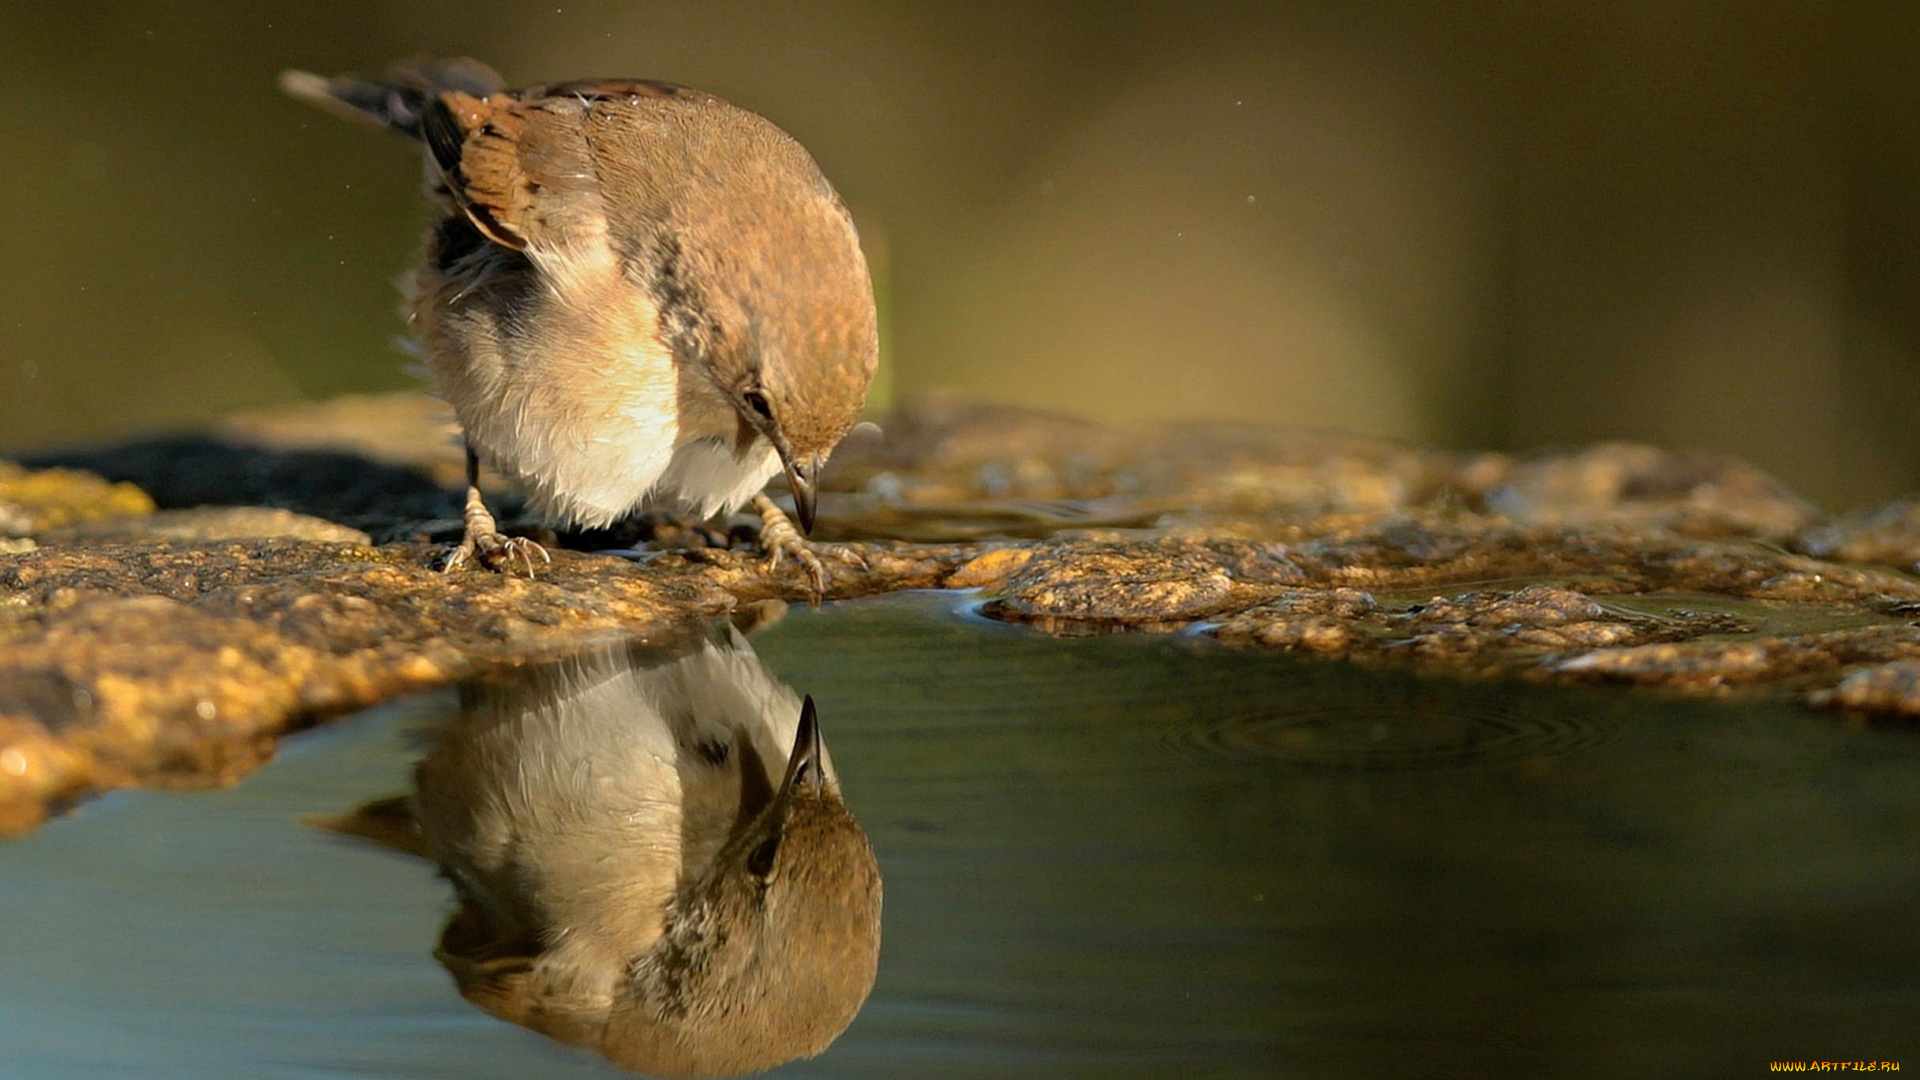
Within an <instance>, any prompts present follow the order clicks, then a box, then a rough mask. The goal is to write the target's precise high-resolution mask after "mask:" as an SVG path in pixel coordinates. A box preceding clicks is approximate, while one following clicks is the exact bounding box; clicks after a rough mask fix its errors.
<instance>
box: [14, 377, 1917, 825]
mask: <svg viewBox="0 0 1920 1080" xmlns="http://www.w3.org/2000/svg"><path fill="white" fill-rule="evenodd" d="M883 428H884V433H876V432H873V431H862V432H859V433H856V435H855V436H854V437H853V438H851V439H850V440H849V443H848V445H847V446H846V447H844V448H843V450H842V452H841V453H840V454H839V455H837V456H836V458H835V461H834V463H833V465H832V467H831V468H830V469H829V471H828V473H827V475H826V477H825V486H826V488H827V489H828V490H827V491H826V493H825V495H824V496H823V498H822V500H821V515H822V521H821V526H822V527H821V530H820V535H821V536H823V537H825V538H828V539H835V538H838V539H839V540H840V541H841V542H839V543H829V544H826V545H823V546H822V548H821V552H820V553H821V556H822V563H823V566H824V567H825V570H826V589H825V592H824V596H823V597H822V598H823V599H826V600H847V599H855V598H858V597H863V596H869V595H874V594H877V593H882V592H887V591H890V590H894V589H907V588H956V589H958V588H964V589H975V590H979V592H980V593H981V595H982V601H983V602H982V608H981V610H982V611H983V612H984V613H985V614H987V615H989V616H992V617H995V618H1000V619H1005V620H1008V621H1011V622H1018V623H1021V624H1024V625H1027V626H1031V627H1034V628H1036V629H1038V630H1043V631H1047V632H1051V633H1058V634H1087V633H1109V632H1119V631H1154V632H1168V631H1177V630H1191V631H1196V632H1199V633H1204V634H1206V635H1209V636H1211V637H1213V638H1215V639H1216V640H1218V641H1220V642H1222V643H1224V644H1227V645H1231V646H1237V647H1245V648H1256V649H1269V650H1275V651H1287V652H1294V653H1302V654H1313V655H1317V656H1323V657H1329V658H1342V659H1347V660H1352V661H1357V662H1363V663H1371V664H1402V665H1413V666H1416V667H1419V668H1420V669H1421V670H1423V671H1430V672H1434V673H1440V674H1445V675H1447V676H1449V677H1456V676H1474V677H1483V676H1498V677H1518V678H1524V679H1531V680H1540V681H1557V682H1609V683H1617V684H1622V685H1628V686H1649V687H1660V688H1663V689H1667V690H1680V691H1687V692H1710V693H1730V692H1735V691H1736V690H1738V691H1740V692H1749V693H1760V692H1768V693H1775V694H1793V695H1810V696H1808V697H1807V699H1808V700H1810V701H1812V702H1814V703H1817V704H1821V705H1828V706H1832V707H1836V708H1846V709H1855V710H1878V711H1884V712H1894V713H1905V714H1910V713H1913V712H1915V707H1914V705H1913V702H1914V701H1915V700H1916V691H1915V689H1914V686H1915V684H1916V682H1917V681H1920V676H1916V675H1915V673H1914V667H1913V665H1915V664H1920V626H1917V625H1916V620H1917V619H1920V581H1916V580H1915V579H1913V578H1912V577H1909V576H1908V575H1907V574H1905V573H1901V572H1899V571H1897V570H1893V569H1886V568H1882V567H1885V566H1896V567H1901V568H1905V567H1908V566H1910V565H1912V564H1913V562H1914V559H1915V556H1916V553H1920V540H1916V537H1920V524H1916V522H1920V512H1916V511H1914V510H1913V509H1912V507H1911V505H1910V504H1908V503H1900V504H1895V505H1893V506H1890V507H1883V508H1879V509H1877V510H1873V511H1868V512H1865V513H1863V514H1861V515H1857V516H1851V517H1845V518H1841V519H1839V520H1837V521H1832V522H1827V521H1823V520H1821V519H1820V516H1819V514H1818V512H1817V511H1816V510H1814V509H1813V508H1811V507H1810V506H1808V505H1807V504H1806V503H1804V501H1802V500H1800V499H1798V498H1797V497H1796V496H1794V495H1793V493H1792V492H1790V491H1787V490H1786V489H1785V488H1783V487H1782V486H1780V485H1779V484H1778V483H1777V482H1775V481H1773V480H1772V479H1771V478H1769V477H1767V476H1765V475H1764V474H1762V473H1759V472H1758V471H1756V470H1754V469H1752V468H1751V467H1750V466H1747V465H1744V464H1743V463H1740V462H1737V461H1733V460H1731V459H1727V458H1723V457H1717V456H1710V455H1699V454H1677V453H1670V452H1666V451H1661V450H1658V449H1655V448H1651V447H1645V446H1632V445H1625V444H1621V445H1609V446H1601V447H1593V448H1587V449H1575V450H1569V451H1562V452H1549V453H1541V454H1534V455H1527V456H1524V457H1510V456H1507V455H1501V454H1477V455H1462V454H1452V453H1443V452H1433V451H1426V450H1421V449H1419V448H1416V447H1410V446H1406V445H1404V444H1399V443H1394V442H1390V441H1386V440H1374V439H1366V438H1361V437H1356V436H1343V435H1334V434H1327V433H1299V432H1278V431H1266V430H1260V429H1256V428H1250V427H1245V426H1233V425H1207V426H1197V425H1164V426H1160V427H1156V428H1151V429H1147V430H1143V431H1131V432H1121V431H1116V430H1113V429H1109V428H1105V427H1101V426H1097V425H1093V424H1090V423H1088V422H1085V421H1079V420H1071V419H1066V418H1061V417H1056V416H1049V415H1046V414H1041V413H1035V412H1031V411H1026V410H1020V409H1010V408H1004V407H996V406H983V405H974V404H968V403H965V402H961V401H957V400H955V399H951V398H936V399H929V400H926V401H923V402H919V403H910V404H909V405H907V406H906V407H904V408H902V409H901V410H900V411H899V412H898V413H896V414H895V415H894V416H892V417H890V418H888V419H887V420H886V421H885V423H884V425H883ZM449 435H450V429H449V428H448V426H447V424H446V421H445V416H444V411H443V410H442V407H440V406H438V405H437V404H435V403H432V402H430V401H429V400H428V399H426V398H424V397H422V396H419V395H396V396H393V397H389V398H361V399H351V400H343V401H340V402H334V403H330V404H328V405H325V406H319V407H314V408H309V409H292V410H280V411H277V412H275V413H271V414H263V415H258V416H251V417H239V418H235V419H233V420H230V421H227V422H223V423H222V424H220V425H218V426H217V428H216V429H215V430H213V431H211V432H209V433H206V434H199V435H185V436H171V437H165V438H157V439H146V440H142V441H139V442H136V443H130V444H126V445H122V446H116V447H100V448H92V449H86V450H80V451H69V452H64V453H59V454H46V455H39V456H36V457H34V458H32V459H30V464H29V466H28V467H13V466H0V540H3V541H4V542H5V546H0V832H6V831H17V830H19V829H23V828H28V827H31V825H32V824H33V823H35V822H37V821H39V820H40V819H41V818H42V817H43V816H44V815H45V814H46V813H47V812H49V810H50V809H57V808H58V807H60V806H62V805H66V804H68V803H70V802H72V801H74V800H76V799H79V798H83V797H85V796H86V795H87V794H89V793H91V792H95V791H100V790H105V789H108V788H112V787H118V786H124V785H129V784H171V785H189V784H205V783H219V782H224V781H228V780H231V779H233V778H234V777H237V776H238V775H241V774H242V773H244V772H245V771H246V770H248V769H250V768H252V767H253V766H254V765H255V764H257V763H258V762H260V761H262V760H264V759H265V758H266V757H267V756H268V755H270V754H271V752H272V748H273V745H274V742H275V740H276V739H277V738H278V737H279V736H280V735H281V734H283V733H285V732H287V731H290V730H294V729H296V728H299V727H301V726H304V725H308V724H312V723H315V722H318V721H320V720H323V719H324V718H326V717H328V716H330V715H333V714H336V713H339V712H342V711H346V710H351V709H355V708H359V707H362V706H365V705H368V704H372V703H374V702H378V701H382V700H385V699H387V698H390V697H392V696H394V695H396V694H401V693H406V692H410V691H412V690H417V689H422V688H425V687H430V686H437V685H441V684H444V683H446V682H448V681H450V680H453V679H456V678H459V677H460V676H462V675H463V674H465V673H467V672H469V671H471V670H473V669H474V667H475V666H476V665H478V664H482V663H492V662H498V661H501V660H514V659H525V658H536V657H541V656H547V655H553V654H557V653H562V652H572V651H576V650H578V649H580V648H582V647H585V646H588V645H590V644H592V643H595V642H597V641H600V640H603V639H606V638H609V637H624V636H632V635H636V634H638V635H648V634H654V633H662V632H666V631H667V630H668V629H669V628H670V627H673V626H676V625H678V624H680V623H681V622H682V621H683V620H685V619H688V618H707V617H712V616H714V615H718V614H720V613H722V612H726V611H728V610H730V609H738V608H740V607H742V606H752V607H753V609H754V610H766V609H770V608H776V607H777V606H778V604H779V603H781V602H788V603H791V602H797V601H802V600H809V599H814V598H813V597H811V596H810V590H811V583H810V581H809V579H808V577H807V574H806V572H805V571H804V570H803V569H802V568H801V567H799V566H797V565H795V564H794V563H793V561H792V560H788V561H786V562H785V563H784V564H782V565H779V566H773V565H770V564H769V563H768V561H767V560H766V559H764V558H763V557H762V556H761V555H760V554H759V553H758V552H757V551H755V550H752V549H751V548H750V547H747V548H735V547H733V546H730V545H731V544H733V543H734V542H736V541H738V540H739V539H740V538H741V536H742V535H743V533H742V529H743V527H744V524H745V523H736V527H735V528H733V529H729V528H727V527H725V523H717V524H713V525H703V524H700V523H687V522H675V521H672V520H668V519H659V520H654V519H647V520H640V521H636V522H633V523H628V524H627V525H624V526H622V527H621V528H620V529H617V530H602V531H600V532H597V533H592V534H588V533H572V534H564V535H555V534H554V533H553V532H552V531H550V530H545V529H542V528H541V527H540V526H539V525H538V523H537V522H531V521H527V520H518V521H517V524H516V526H514V527H518V528H521V529H523V530H533V532H532V535H534V536H535V537H536V538H537V539H539V540H541V542H543V543H546V544H548V546H549V547H550V548H551V549H552V551H553V555H554V562H553V564H552V565H551V566H550V567H549V566H545V565H542V566H540V567H539V574H538V577H537V579H534V580H529V579H527V578H524V577H517V576H504V575H498V574H490V573H484V572H463V573H456V574H442V573H440V572H438V570H437V569H436V567H437V565H438V563H439V560H440V559H441V558H442V557H443V556H444V553H445V550H446V549H445V547H444V541H447V540H451V539H453V538H454V537H457V535H458V531H459V522H458V515H457V510H458V506H459V491H458V488H459V486H460V484H461V482H462V476H461V462H460V457H459V454H458V452H457V447H456V446H455V445H454V444H452V443H451V441H450V440H449ZM81 469H85V470H90V471H79V470H81ZM492 497H493V501H494V505H495V506H496V508H497V509H499V510H501V511H502V512H503V521H514V520H515V519H514V515H515V512H516V507H517V505H518V504H517V503H516V501H515V500H514V498H513V497H512V494H511V493H510V492H498V493H496V494H495V495H494V496H492ZM156 505H157V506H158V507H159V508H160V509H159V511H158V512H155V506H156ZM663 540H667V541H669V542H668V543H665V544H662V541H663ZM432 541H442V542H443V543H441V544H436V543H434V542H432ZM646 544H651V545H652V547H651V548H649V550H647V551H645V552H633V551H622V552H620V553H607V552H606V551H605V550H604V549H606V548H609V547H613V548H621V549H625V548H629V547H632V546H634V545H646ZM1786 544H1791V545H1792V546H1793V547H1794V548H1795V549H1796V550H1792V551H1790V550H1787V548H1786V547H1785V546H1783V545H1786ZM578 548H585V549H587V550H575V549H578ZM1873 563H1878V564H1882V566H1881V567H1876V566H1873V565H1866V564H1873Z"/></svg>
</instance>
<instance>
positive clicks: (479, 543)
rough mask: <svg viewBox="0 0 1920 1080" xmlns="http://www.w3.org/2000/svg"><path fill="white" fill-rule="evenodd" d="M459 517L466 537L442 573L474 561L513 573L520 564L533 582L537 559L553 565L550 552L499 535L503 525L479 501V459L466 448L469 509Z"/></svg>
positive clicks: (514, 538) (512, 537)
mask: <svg viewBox="0 0 1920 1080" xmlns="http://www.w3.org/2000/svg"><path fill="white" fill-rule="evenodd" d="M460 516H461V519H462V521H463V522H464V523H465V525H466V531H465V535H463V536H462V537H461V538H460V546H459V547H456V548H454V549H453V554H451V555H449V556H447V562H446V565H445V566H443V567H441V569H442V570H449V571H450V570H457V569H459V568H460V567H462V566H465V565H466V564H467V562H468V561H469V560H472V561H474V562H477V563H479V564H480V565H481V566H482V567H485V568H486V569H488V570H499V571H502V572H506V573H511V572H512V570H513V566H514V562H515V561H516V560H518V562H519V564H520V565H521V566H522V567H523V568H525V570H526V571H527V577H528V579H529V580H531V579H532V578H533V576H534V575H533V560H534V556H536V555H537V556H539V557H540V559H541V561H543V562H549V563H550V562H552V561H553V556H551V555H549V554H547V549H546V548H543V547H541V546H540V545H539V544H537V543H534V542H533V541H532V540H529V539H527V538H526V537H524V536H508V535H506V534H504V533H502V532H501V531H500V523H499V522H497V521H495V520H494V518H493V512H492V511H491V510H488V509H487V503H486V500H485V499H483V498H481V497H480V458H479V457H478V456H477V455H475V454H474V452H473V447H472V446H468V447H467V506H466V509H465V510H464V511H462V513H461V515H460Z"/></svg>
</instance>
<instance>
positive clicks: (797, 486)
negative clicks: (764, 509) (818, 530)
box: [780, 454, 815, 536]
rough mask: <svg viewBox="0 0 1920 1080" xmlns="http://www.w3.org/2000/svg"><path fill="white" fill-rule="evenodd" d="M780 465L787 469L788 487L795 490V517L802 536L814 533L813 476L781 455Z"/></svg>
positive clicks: (790, 459)
mask: <svg viewBox="0 0 1920 1080" xmlns="http://www.w3.org/2000/svg"><path fill="white" fill-rule="evenodd" d="M780 463H781V464H782V465H785V466H786V469H787V487H789V488H791V489H792V490H793V516H794V518H795V522H796V524H798V525H799V526H800V535H802V536H806V535H808V534H810V533H812V532H813V508H814V501H815V495H814V486H813V475H812V474H811V473H809V472H807V471H806V470H804V469H802V468H800V466H798V465H796V464H794V462H793V459H792V458H790V457H787V456H785V455H784V454H783V455H781V458H780Z"/></svg>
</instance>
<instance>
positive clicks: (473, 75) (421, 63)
mask: <svg viewBox="0 0 1920 1080" xmlns="http://www.w3.org/2000/svg"><path fill="white" fill-rule="evenodd" d="M502 85H503V84H502V82H501V79H500V76H499V75H498V74H497V73H495V72H494V70H493V69H492V68H490V67H488V66H487V65H485V64H483V63H481V62H480V61H478V60H471V59H467V58H465V57H459V58H455V59H451V60H426V59H421V60H409V61H405V62H402V63H400V64H397V65H395V66H394V67H393V68H391V69H389V70H388V71H387V73H386V74H385V75H383V76H381V77H379V78H377V79H368V78H363V77H361V76H358V75H341V76H338V77H336V78H332V79H329V78H326V77H324V76H320V75H315V74H313V73H312V72H307V71H294V70H287V71H283V72H281V73H280V89H282V90H284V91H286V92H287V94H289V95H290V96H292V97H295V98H298V99H300V100H301V101H305V102H307V103H309V104H312V105H316V106H318V107H320V108H322V109H325V110H326V111H328V112H330V113H333V114H334V115H336V116H344V117H346V118H347V119H350V120H360V121H369V122H372V123H376V124H380V125H382V126H384V127H387V128H390V129H392V130H394V131H397V132H399V133H400V134H402V135H406V136H408V137H410V138H414V139H422V140H424V139H425V138H426V131H425V128H424V124H425V120H426V114H427V109H428V106H429V105H430V104H431V103H432V102H433V101H434V100H435V99H437V98H438V97H439V96H440V95H441V94H444V93H448V92H451V91H458V92H461V93H466V94H471V95H473V96H474V97H480V98H484V97H486V96H487V95H489V94H493V93H497V92H498V91H499V90H500V89H501V87H502Z"/></svg>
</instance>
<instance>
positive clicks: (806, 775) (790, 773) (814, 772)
mask: <svg viewBox="0 0 1920 1080" xmlns="http://www.w3.org/2000/svg"><path fill="white" fill-rule="evenodd" d="M799 784H807V785H810V786H812V788H813V790H814V791H816V792H818V791H820V790H821V789H822V788H824V787H826V785H827V771H826V768H825V762H824V761H823V760H822V754H821V751H820V721H819V718H818V717H817V716H816V715H815V714H814V709H813V695H812V694H808V695H807V698H806V701H805V703H803V704H802V705H801V706H800V728H799V730H798V731H796V732H794V735H793V753H792V754H791V755H789V756H788V758H787V772H786V775H785V776H784V777H782V778H781V780H780V791H779V793H778V794H776V795H775V796H774V799H775V800H776V801H780V802H784V801H786V799H787V797H788V796H789V795H790V794H792V792H793V791H794V789H795V786H796V785H799Z"/></svg>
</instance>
